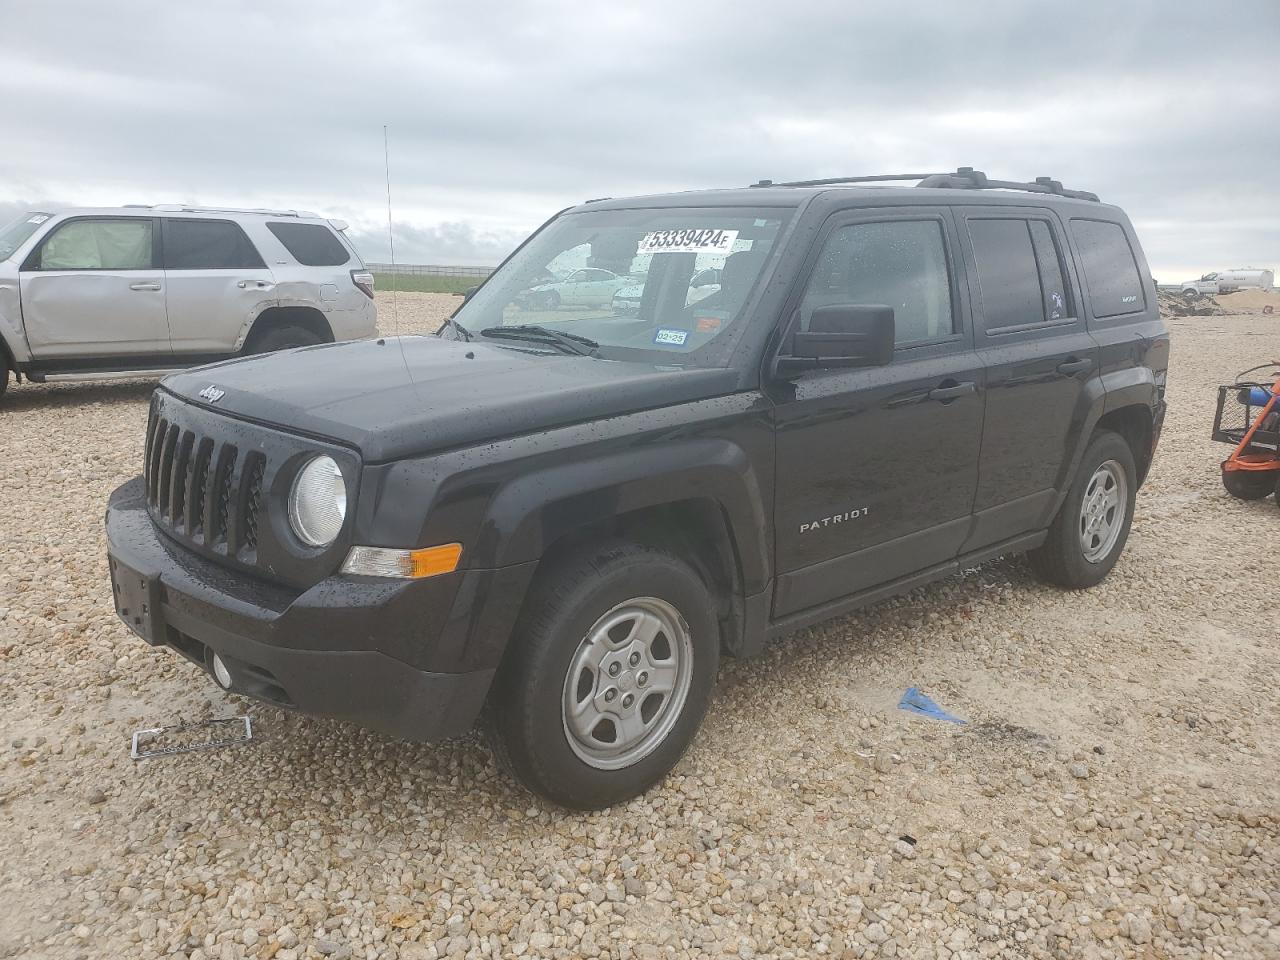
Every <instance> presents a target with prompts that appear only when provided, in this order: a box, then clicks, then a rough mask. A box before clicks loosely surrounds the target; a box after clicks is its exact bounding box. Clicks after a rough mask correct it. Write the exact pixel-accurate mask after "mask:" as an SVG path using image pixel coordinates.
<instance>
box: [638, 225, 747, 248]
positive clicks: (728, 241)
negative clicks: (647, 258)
mask: <svg viewBox="0 0 1280 960" xmlns="http://www.w3.org/2000/svg"><path fill="white" fill-rule="evenodd" d="M737 239H738V231H737V230H717V229H715V228H709V229H705V230H698V229H693V228H685V229H681V230H653V231H651V232H649V233H646V234H645V235H644V239H643V240H641V241H640V243H639V245H638V246H637V247H636V253H637V254H640V253H723V254H727V253H729V252H730V251H731V250H733V242H734V241H735V240H737Z"/></svg>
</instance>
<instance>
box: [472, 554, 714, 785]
mask: <svg viewBox="0 0 1280 960" xmlns="http://www.w3.org/2000/svg"><path fill="white" fill-rule="evenodd" d="M719 644H720V641H719V632H718V628H717V622H716V617H715V613H714V607H713V604H712V602H711V598H710V596H709V594H708V592H707V589H706V587H705V586H703V584H702V581H701V579H700V578H699V577H698V575H697V574H696V573H695V572H694V571H693V570H692V569H691V568H690V567H689V566H688V565H687V564H685V563H684V562H683V561H681V560H679V559H677V558H676V557H673V556H671V555H669V554H666V553H664V552H662V551H659V550H656V549H653V548H650V547H644V546H640V545H638V544H633V543H621V542H619V543H609V544H602V545H600V546H598V547H596V548H594V549H591V550H588V551H585V552H583V553H580V554H578V555H576V556H575V557H573V558H571V559H569V560H568V561H566V562H564V563H561V564H559V565H558V566H557V567H556V568H555V569H554V570H552V571H550V572H549V573H548V574H547V575H546V576H545V577H542V578H541V579H540V581H539V582H536V583H535V585H534V587H533V588H532V592H531V594H530V597H529V606H528V607H527V608H526V611H525V613H524V614H523V615H522V617H521V622H520V626H519V628H518V629H517V631H516V633H515V636H514V637H513V639H512V649H511V650H510V652H509V654H508V659H507V661H506V662H504V663H503V666H502V669H501V670H500V671H499V673H498V677H497V679H496V681H495V683H494V689H493V692H492V693H491V695H490V700H489V724H488V726H489V734H490V739H491V741H492V743H493V747H494V752H495V754H496V755H497V757H498V759H499V762H500V763H501V764H502V765H503V766H505V767H506V768H507V769H508V770H509V771H510V772H511V773H513V774H514V775H515V776H516V778H517V779H519V780H520V781H521V782H522V783H523V784H524V785H525V786H526V787H528V788H529V789H530V790H532V791H533V792H535V793H537V794H539V795H541V796H543V797H545V798H547V799H548V800H551V801H552V802H554V803H558V804H561V805H563V806H566V807H572V808H574V809H579V810H592V809H599V808H601V807H607V806H610V805H611V804H615V803H619V802H621V801H624V800H629V799H631V798H632V797H635V796H638V795H639V794H641V793H643V792H644V791H645V790H647V789H649V787H651V786H653V785H654V784H655V783H657V782H658V781H660V780H661V779H662V778H663V777H664V776H666V774H667V773H668V772H669V771H670V770H671V768H672V767H673V766H675V764H676V762H677V761H678V760H679V759H680V757H681V756H682V755H683V754H684V752H685V750H686V749H687V748H688V746H689V744H690V742H691V741H692V740H693V737H694V734H695V733H696V732H697V729H698V726H699V724H700V723H701V722H702V717H703V715H704V714H705V713H706V709H707V706H708V704H709V703H710V699H711V689H712V686H713V685H714V683H715V677H716V670H717V668H718V665H719Z"/></svg>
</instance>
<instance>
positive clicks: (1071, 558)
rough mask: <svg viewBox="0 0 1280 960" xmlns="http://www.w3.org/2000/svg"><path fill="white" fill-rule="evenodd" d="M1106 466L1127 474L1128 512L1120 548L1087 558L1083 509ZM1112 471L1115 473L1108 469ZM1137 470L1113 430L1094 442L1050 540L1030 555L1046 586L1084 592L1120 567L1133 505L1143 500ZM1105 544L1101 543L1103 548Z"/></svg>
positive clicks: (1123, 498) (1118, 537) (1122, 497)
mask: <svg viewBox="0 0 1280 960" xmlns="http://www.w3.org/2000/svg"><path fill="white" fill-rule="evenodd" d="M1104 464H1116V465H1117V466H1118V468H1119V470H1120V472H1121V473H1122V474H1123V481H1124V489H1123V491H1119V492H1118V493H1117V499H1118V501H1119V503H1120V504H1122V505H1123V507H1124V515H1123V517H1122V518H1118V519H1119V524H1118V526H1117V528H1116V533H1115V539H1114V542H1112V543H1111V544H1110V546H1109V547H1107V548H1106V549H1105V552H1104V553H1102V554H1101V555H1099V556H1096V557H1093V558H1090V557H1089V556H1087V555H1086V552H1085V546H1084V542H1083V537H1084V534H1083V531H1082V527H1083V526H1084V523H1085V522H1086V521H1085V518H1084V517H1083V516H1082V507H1083V505H1084V500H1085V496H1086V494H1088V493H1090V491H1091V489H1094V488H1092V487H1091V485H1092V484H1093V481H1094V478H1095V474H1097V473H1098V471H1099V470H1101V469H1102V467H1103V465H1104ZM1108 469H1110V468H1108ZM1137 476H1138V473H1137V470H1135V469H1134V464H1133V451H1131V450H1130V449H1129V444H1127V443H1126V442H1125V440H1124V438H1123V437H1121V436H1120V435H1119V434H1117V433H1112V432H1111V431H1110V430H1099V431H1098V432H1097V433H1095V434H1094V436H1093V438H1092V439H1091V440H1090V441H1089V446H1088V447H1087V448H1086V449H1085V452H1084V456H1083V457H1082V458H1081V461H1080V467H1079V469H1078V470H1077V471H1076V476H1075V480H1074V481H1072V484H1071V489H1070V490H1068V491H1067V498H1066V499H1065V500H1064V501H1063V503H1062V508H1061V509H1060V510H1059V511H1058V515H1057V516H1056V517H1054V518H1053V523H1052V524H1050V525H1049V537H1048V539H1047V540H1045V542H1044V543H1043V544H1042V545H1041V546H1039V547H1037V548H1036V549H1035V550H1032V551H1030V552H1029V553H1028V554H1027V558H1028V560H1029V561H1030V563H1031V570H1032V572H1033V573H1035V575H1036V577H1038V578H1039V579H1040V580H1042V581H1044V582H1045V583H1049V584H1053V585H1054V586H1057V587H1063V588H1065V589H1068V590H1083V589H1085V588H1087V587H1092V586H1094V585H1095V584H1097V583H1099V582H1101V581H1102V579H1103V578H1104V577H1106V575H1107V574H1108V573H1110V572H1111V568H1112V567H1114V566H1115V565H1116V561H1117V560H1118V559H1119V558H1120V554H1121V553H1122V552H1123V551H1124V545H1125V542H1126V541H1127V540H1128V539H1129V527H1130V524H1131V523H1132V522H1133V504H1134V500H1135V497H1136V494H1137V487H1138V483H1137ZM1103 546H1104V544H1102V543H1099V544H1098V547H1099V548H1102V547H1103Z"/></svg>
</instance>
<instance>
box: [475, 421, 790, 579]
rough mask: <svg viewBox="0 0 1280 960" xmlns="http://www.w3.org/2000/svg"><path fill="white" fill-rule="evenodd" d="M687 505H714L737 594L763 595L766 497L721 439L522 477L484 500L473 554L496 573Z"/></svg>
mask: <svg viewBox="0 0 1280 960" xmlns="http://www.w3.org/2000/svg"><path fill="white" fill-rule="evenodd" d="M689 500H709V501H711V502H713V503H715V504H717V505H718V506H719V508H720V509H721V510H722V511H723V515H724V520H725V524H726V527H727V528H728V533H729V536H730V538H731V540H732V542H733V547H734V550H735V553H736V555H737V560H738V565H739V573H740V575H741V582H742V587H743V590H744V591H745V592H746V593H747V594H748V595H749V594H752V593H755V592H758V591H760V590H763V589H764V588H765V586H766V585H767V583H768V580H769V577H770V572H771V558H772V543H771V540H770V537H769V529H770V528H769V523H768V512H767V509H766V505H765V504H766V501H765V497H764V495H763V493H762V492H761V490H760V486H759V484H758V483H757V479H756V476H755V472H754V471H753V470H752V468H751V462H750V460H749V458H748V456H747V453H746V451H745V450H743V449H742V448H741V447H738V446H737V445H735V444H733V443H731V442H729V441H728V440H724V439H715V438H695V439H687V440H677V441H673V442H665V443H662V444H660V445H655V446H650V447H647V448H642V449H638V450H637V449H634V448H633V449H628V450H624V451H619V452H616V453H609V454H604V455H602V456H598V457H594V458H591V459H587V460H576V461H574V462H572V463H565V464H559V465H553V466H548V467H546V468H544V469H541V470H536V471H533V472H531V473H527V474H523V475H521V476H520V477H518V478H516V479H514V480H512V481H510V482H509V483H507V484H506V485H505V486H503V487H502V488H501V489H500V490H499V491H498V492H497V493H496V494H495V495H494V497H493V499H492V500H491V501H490V506H489V510H488V515H487V517H486V520H485V523H484V525H483V530H482V532H481V536H480V542H479V543H478V544H477V548H478V549H477V553H478V554H479V555H481V556H484V557H486V558H488V559H490V560H491V563H492V565H493V566H495V567H504V566H509V565H513V564H518V563H527V562H530V561H536V560H540V559H542V557H543V556H544V554H545V553H546V552H547V550H548V549H549V548H550V547H551V546H552V545H553V544H554V543H555V542H556V541H557V540H560V539H561V538H563V537H565V536H567V535H569V534H572V533H574V532H576V531H579V530H582V529H583V528H586V527H590V526H592V525H593V524H597V523H602V522H608V521H610V520H612V519H613V518H616V517H618V516H620V515H623V514H627V513H631V512H633V511H637V510H643V509H645V508H647V507H657V506H663V505H665V504H671V503H679V502H684V501H689Z"/></svg>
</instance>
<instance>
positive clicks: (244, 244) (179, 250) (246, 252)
mask: <svg viewBox="0 0 1280 960" xmlns="http://www.w3.org/2000/svg"><path fill="white" fill-rule="evenodd" d="M164 266H165V269H166V270H252V269H260V268H262V267H264V266H266V264H264V263H263V262H262V257H260V256H259V255H258V251H257V250H255V249H254V246H253V244H252V243H250V242H249V238H248V237H246V236H245V234H244V231H243V230H241V229H240V226H239V224H235V223H232V222H231V221H230V220H166V221H165V225H164Z"/></svg>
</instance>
